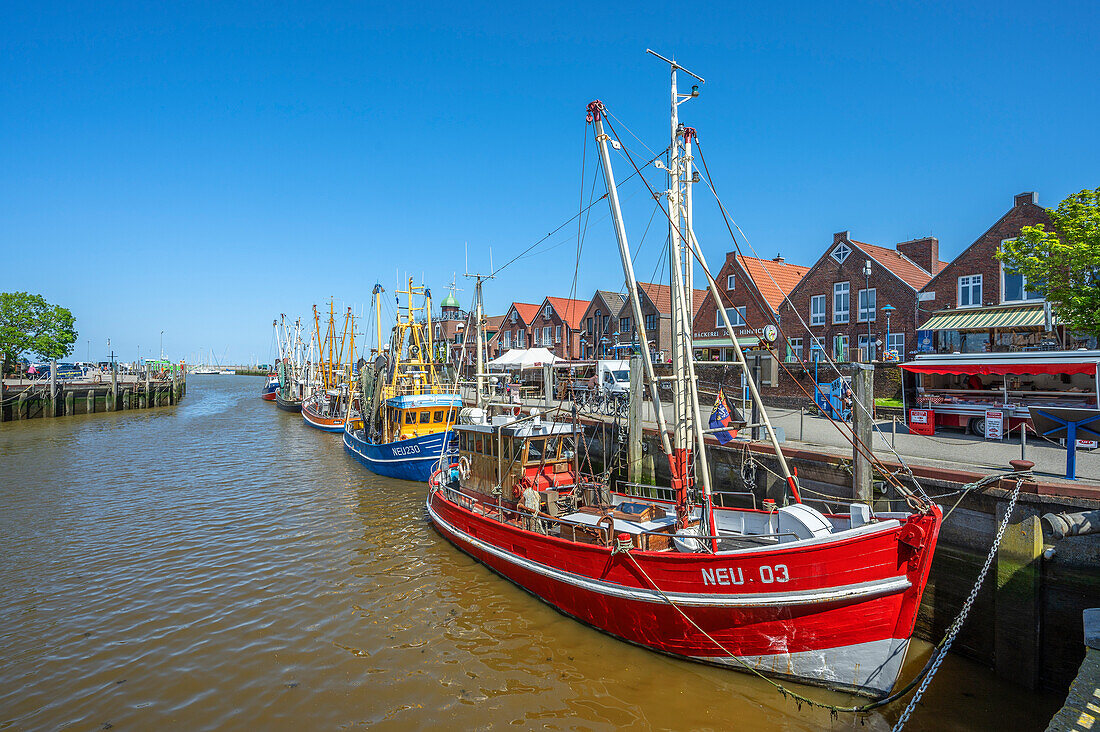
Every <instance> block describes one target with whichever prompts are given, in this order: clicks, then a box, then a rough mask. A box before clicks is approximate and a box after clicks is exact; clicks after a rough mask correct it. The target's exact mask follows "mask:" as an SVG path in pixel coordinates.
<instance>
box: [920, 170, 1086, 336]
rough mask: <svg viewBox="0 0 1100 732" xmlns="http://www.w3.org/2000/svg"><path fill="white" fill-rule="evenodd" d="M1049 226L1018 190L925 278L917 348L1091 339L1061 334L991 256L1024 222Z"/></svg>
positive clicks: (1019, 280)
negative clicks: (988, 222) (967, 243)
mask: <svg viewBox="0 0 1100 732" xmlns="http://www.w3.org/2000/svg"><path fill="white" fill-rule="evenodd" d="M1036 224H1044V225H1046V227H1047V228H1048V229H1049V228H1051V227H1052V222H1051V219H1050V215H1049V214H1048V213H1047V212H1046V209H1044V208H1042V207H1041V206H1039V204H1038V199H1037V196H1036V195H1035V193H1033V192H1027V193H1021V194H1019V195H1017V196H1015V197H1014V198H1013V201H1012V208H1010V209H1009V210H1008V211H1007V212H1006V213H1005V214H1004V215H1003V216H1001V218H999V219H998V220H997V221H996V223H994V224H993V225H992V226H991V227H990V228H989V229H987V230H986V232H985V233H984V234H982V235H981V236H979V237H978V238H977V240H975V241H974V242H973V243H972V244H970V246H968V247H967V248H966V249H964V250H963V251H962V252H961V253H960V254H959V255H958V256H957V257H955V258H954V259H953V260H951V263H950V264H947V265H945V266H944V268H943V269H942V270H941V271H939V272H938V273H937V274H936V276H935V277H933V278H932V279H931V280H930V281H929V282H927V283H926V284H925V285H924V287H923V288H922V290H921V294H920V313H919V317H918V322H919V327H920V330H921V337H920V344H919V345H920V349H919V350H922V351H937V352H941V353H953V352H956V351H957V352H960V353H982V352H987V351H1017V350H1034V349H1041V348H1077V347H1078V346H1088V345H1091V344H1092V343H1094V341H1091V340H1090V339H1088V338H1078V337H1076V336H1074V335H1073V334H1072V333H1066V332H1065V330H1064V328H1062V327H1061V326H1060V325H1059V324H1058V321H1057V318H1056V317H1055V316H1054V315H1053V314H1052V313H1050V312H1048V308H1047V307H1046V303H1045V301H1044V300H1043V298H1042V296H1041V295H1039V293H1037V292H1033V291H1031V290H1029V289H1028V283H1027V280H1026V279H1025V278H1024V276H1023V275H1020V274H1014V273H1012V272H1009V271H1006V270H1005V268H1004V266H1003V265H1002V264H1001V262H1000V261H999V260H998V259H997V258H996V255H997V252H998V251H1000V248H1001V245H1002V244H1003V243H1004V242H1005V241H1007V240H1010V239H1014V238H1016V237H1017V236H1019V234H1020V230H1021V229H1022V228H1023V227H1025V226H1034V225H1036Z"/></svg>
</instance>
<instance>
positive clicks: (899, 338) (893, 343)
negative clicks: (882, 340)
mask: <svg viewBox="0 0 1100 732" xmlns="http://www.w3.org/2000/svg"><path fill="white" fill-rule="evenodd" d="M886 350H887V351H897V352H898V358H899V359H901V360H902V361H904V360H905V332H904V331H902V332H901V333H891V334H890V335H888V336H887V337H886Z"/></svg>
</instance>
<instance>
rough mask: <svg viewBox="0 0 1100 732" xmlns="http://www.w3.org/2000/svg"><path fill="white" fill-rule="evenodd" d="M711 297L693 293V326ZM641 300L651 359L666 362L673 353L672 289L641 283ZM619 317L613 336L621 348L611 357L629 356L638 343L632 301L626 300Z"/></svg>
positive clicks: (691, 315) (614, 348) (704, 291)
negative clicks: (632, 346) (617, 354)
mask: <svg viewBox="0 0 1100 732" xmlns="http://www.w3.org/2000/svg"><path fill="white" fill-rule="evenodd" d="M707 296H708V294H707V291H706V290H694V291H693V293H692V306H691V314H690V316H689V317H690V318H691V321H692V322H693V323H694V322H695V318H696V317H697V316H698V314H699V309H700V308H702V306H703V303H704V302H706V299H707ZM638 298H639V304H640V305H641V309H642V318H643V320H644V323H643V326H644V327H645V333H646V338H647V340H648V344H649V352H650V353H649V355H650V358H651V359H653V360H654V361H657V362H662V363H663V362H666V361H668V360H669V359H670V358H671V353H672V288H671V287H669V286H668V285H661V284H657V283H654V282H639V283H638ZM617 316H618V323H617V324H616V329H615V330H614V331H612V333H611V336H610V337H611V338H612V339H613V340H612V342H613V343H614V344H615V345H616V346H617V347H613V348H612V350H611V351H609V355H614V354H616V353H621V354H623V355H627V354H629V353H630V350H629V349H630V347H631V345H632V344H633V343H634V342H635V341H636V340H637V331H636V328H637V324H636V323H634V315H633V309H632V307H631V305H630V301H629V300H626V299H624V301H623V303H622V305H621V306H620V307H619V312H618V314H617Z"/></svg>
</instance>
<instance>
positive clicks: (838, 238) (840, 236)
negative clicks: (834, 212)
mask: <svg viewBox="0 0 1100 732" xmlns="http://www.w3.org/2000/svg"><path fill="white" fill-rule="evenodd" d="M851 233H852V232H850V231H838V232H837V233H835V234H833V244H839V243H840V242H842V241H844V240H845V239H847V238H848V235H849V234H851Z"/></svg>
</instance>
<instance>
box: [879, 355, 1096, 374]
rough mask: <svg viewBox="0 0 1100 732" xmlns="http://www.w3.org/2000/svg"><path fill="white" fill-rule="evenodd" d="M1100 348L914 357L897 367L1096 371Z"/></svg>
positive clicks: (932, 371) (956, 371)
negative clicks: (1091, 349) (1096, 349)
mask: <svg viewBox="0 0 1100 732" xmlns="http://www.w3.org/2000/svg"><path fill="white" fill-rule="evenodd" d="M1097 364H1100V351H1038V352H1035V353H966V354H943V355H938V356H918V357H917V358H916V359H914V360H912V361H908V362H906V363H903V364H898V366H899V367H900V368H902V369H904V370H906V371H911V372H913V373H914V374H978V375H979V376H984V375H992V374H1091V375H1095V374H1096V369H1097Z"/></svg>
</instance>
